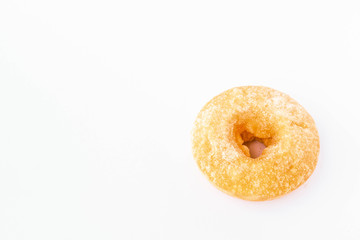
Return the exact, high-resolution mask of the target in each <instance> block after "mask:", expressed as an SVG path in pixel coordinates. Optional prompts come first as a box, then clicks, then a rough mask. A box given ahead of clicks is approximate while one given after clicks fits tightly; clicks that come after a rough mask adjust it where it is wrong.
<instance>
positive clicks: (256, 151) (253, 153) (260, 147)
mask: <svg viewBox="0 0 360 240" xmlns="http://www.w3.org/2000/svg"><path fill="white" fill-rule="evenodd" d="M243 145H244V146H246V147H247V148H248V149H249V153H250V157H251V158H258V157H260V155H261V154H262V152H263V151H264V149H265V148H266V146H265V144H264V143H263V142H260V141H258V140H253V141H250V142H244V143H243Z"/></svg>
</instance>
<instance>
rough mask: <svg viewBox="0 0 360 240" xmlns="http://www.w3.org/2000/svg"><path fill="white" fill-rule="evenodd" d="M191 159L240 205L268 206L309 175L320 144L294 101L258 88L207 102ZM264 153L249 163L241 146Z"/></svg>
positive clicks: (198, 121) (310, 121) (311, 122)
mask: <svg viewBox="0 0 360 240" xmlns="http://www.w3.org/2000/svg"><path fill="white" fill-rule="evenodd" d="M192 138H193V140H192V143H193V155H194V158H195V160H196V162H197V164H198V166H199V168H200V170H201V171H202V172H203V173H204V174H205V175H206V176H207V178H208V179H209V181H210V182H211V183H213V184H214V185H215V186H216V187H217V188H219V189H220V190H222V191H224V192H226V193H228V194H229V195H232V196H235V197H239V198H242V199H245V200H252V201H263V200H271V199H274V198H277V197H280V196H282V195H284V194H287V193H289V192H291V191H293V190H294V189H296V188H298V187H299V186H300V185H301V184H303V183H304V182H305V181H306V180H307V179H308V178H309V177H310V175H311V174H312V173H313V171H314V169H315V167H316V163H317V160H318V155H319V150H320V143H319V135H318V132H317V129H316V126H315V122H314V120H313V119H312V117H311V116H310V114H309V113H308V112H307V111H306V110H305V109H304V108H303V107H302V106H301V105H300V104H299V103H297V102H296V101H295V100H294V99H292V98H291V97H289V96H288V95H286V94H284V93H282V92H279V91H277V90H274V89H271V88H268V87H261V86H244V87H236V88H232V89H229V90H227V91H225V92H223V93H221V94H220V95H218V96H216V97H214V98H213V99H212V100H210V101H209V102H208V103H207V104H206V105H205V106H204V107H203V109H202V110H201V111H200V113H199V114H198V116H197V118H196V121H195V123H194V128H193V132H192ZM251 141H258V142H261V143H262V144H263V145H265V146H266V148H265V149H264V150H263V151H262V153H261V155H260V156H258V157H257V158H252V157H251V155H250V152H249V148H248V147H247V146H248V145H247V144H246V143H248V142H251Z"/></svg>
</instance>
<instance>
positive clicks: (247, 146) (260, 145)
mask: <svg viewBox="0 0 360 240" xmlns="http://www.w3.org/2000/svg"><path fill="white" fill-rule="evenodd" d="M235 135H236V139H237V144H238V146H239V148H240V149H241V150H242V152H243V153H244V154H245V155H246V156H248V157H250V158H253V159H255V158H258V157H260V156H261V154H262V153H263V151H264V149H265V148H266V147H268V146H269V145H270V144H271V138H270V137H269V138H260V137H257V136H256V135H254V134H253V133H251V132H250V131H246V130H244V129H242V128H240V129H239V128H238V132H237V133H235Z"/></svg>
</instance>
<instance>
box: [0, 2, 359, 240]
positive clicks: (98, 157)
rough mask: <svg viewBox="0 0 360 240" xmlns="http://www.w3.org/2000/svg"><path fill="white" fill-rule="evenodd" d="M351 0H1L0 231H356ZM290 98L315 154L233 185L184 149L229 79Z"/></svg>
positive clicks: (355, 61)
mask: <svg viewBox="0 0 360 240" xmlns="http://www.w3.org/2000/svg"><path fill="white" fill-rule="evenodd" d="M359 66H360V3H359V1H357V0H354V1H340V0H339V1H316V0H309V1H307V0H305V1H288V0H286V1H255V0H254V1H197V0H189V1H186V0H182V1H169V0H166V1H165V0H164V1H156V0H155V1H136V0H134V1H118V0H113V1H110V0H102V1H100V0H97V1H85V0H62V1H48V0H43V1H41V0H32V1H26V0H19V1H10V0H1V1H0V239H1V240H13V239H26V240H28V239H30V240H32V239H33V240H48V239H51V240H57V239H59V240H64V239H76V240H78V239H90V240H92V239H217V240H218V239H359V238H360V223H359V215H360V206H359V203H360V173H359V172H360V163H359V162H360V159H359V150H358V149H359V147H360V142H359V139H358V138H359V133H360V127H359V121H360V114H359V102H360V94H359V85H358V82H359V81H360V68H359ZM241 85H265V86H269V87H272V88H275V89H278V90H280V91H283V92H285V93H288V94H289V95H290V96H292V97H293V98H295V99H296V100H297V101H298V102H300V103H301V104H302V105H303V106H304V107H305V108H306V109H307V110H308V111H309V113H310V114H311V115H312V116H313V117H314V119H315V121H316V123H317V126H318V129H319V133H320V138H321V153H320V158H319V163H318V166H317V169H316V170H315V172H314V174H313V175H312V177H311V178H310V179H309V181H308V182H307V183H306V184H304V185H303V186H302V187H300V188H299V189H298V190H296V191H294V192H293V193H291V194H289V195H287V196H285V197H283V198H280V199H277V200H274V201H268V202H248V201H243V200H240V199H235V198H232V197H230V196H228V195H226V194H224V193H222V192H220V191H218V190H217V189H215V188H214V187H213V186H212V185H211V184H209V183H208V181H207V180H206V178H205V177H204V176H203V175H202V174H201V172H200V171H199V170H198V169H197V166H196V164H195V162H194V160H193V158H192V154H191V141H190V131H191V128H192V124H193V121H194V120H195V117H196V115H197V113H198V112H199V111H200V109H201V108H202V106H203V105H204V104H205V103H206V102H207V101H208V100H210V99H211V98H212V97H213V96H215V95H217V94H219V93H220V92H222V91H224V90H226V89H229V88H231V87H235V86H241Z"/></svg>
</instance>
